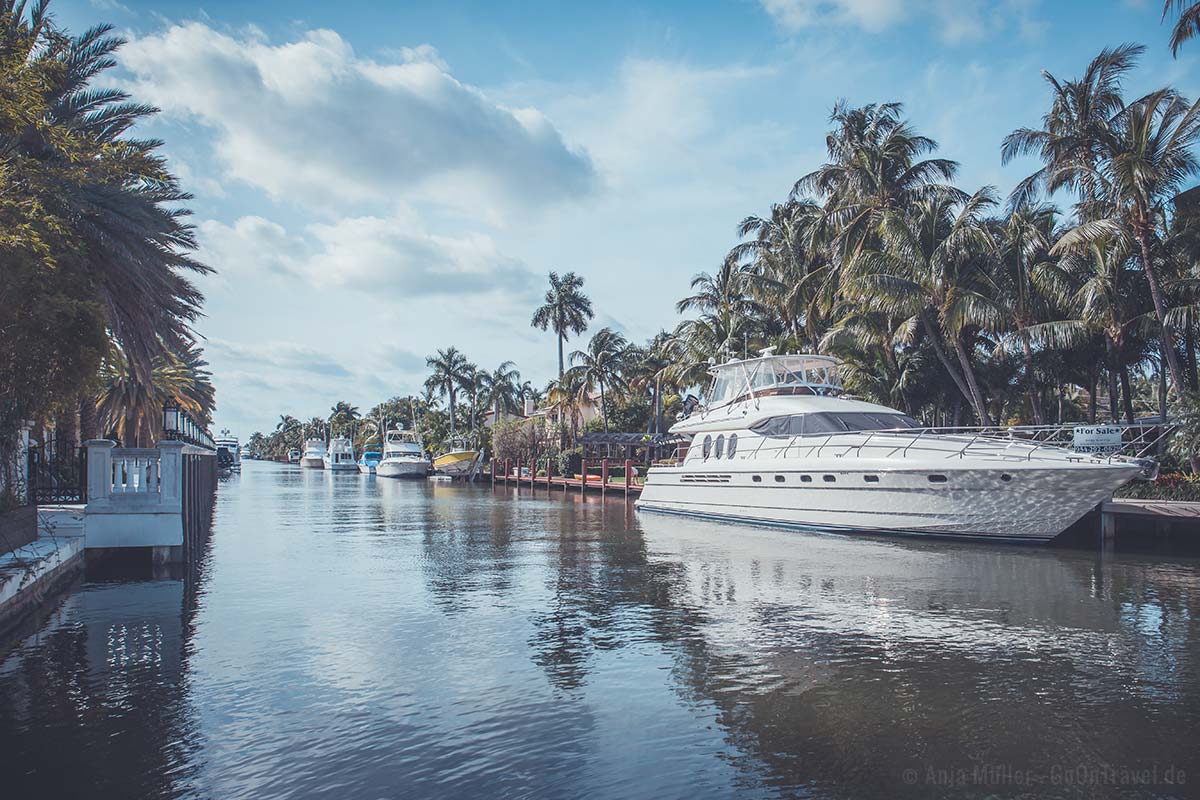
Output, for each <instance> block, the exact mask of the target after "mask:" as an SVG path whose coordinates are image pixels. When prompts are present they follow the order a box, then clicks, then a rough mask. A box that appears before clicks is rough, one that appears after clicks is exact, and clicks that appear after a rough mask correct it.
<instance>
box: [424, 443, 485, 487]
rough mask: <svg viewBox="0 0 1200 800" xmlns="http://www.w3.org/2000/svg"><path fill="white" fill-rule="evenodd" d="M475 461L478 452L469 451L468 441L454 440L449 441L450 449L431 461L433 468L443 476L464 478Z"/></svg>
mask: <svg viewBox="0 0 1200 800" xmlns="http://www.w3.org/2000/svg"><path fill="white" fill-rule="evenodd" d="M477 460H479V451H478V450H473V449H471V443H470V442H469V441H468V440H466V439H459V438H455V439H451V440H450V449H449V450H448V451H446V452H445V453H443V454H442V455H440V456H438V457H437V458H435V459H434V460H433V468H434V470H435V471H437V472H440V473H442V474H443V475H450V476H452V477H455V478H457V477H466V476H467V475H470V474H471V469H472V468H473V467H474V466H475V462H476V461H477Z"/></svg>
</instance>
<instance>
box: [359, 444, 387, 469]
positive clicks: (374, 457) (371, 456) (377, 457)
mask: <svg viewBox="0 0 1200 800" xmlns="http://www.w3.org/2000/svg"><path fill="white" fill-rule="evenodd" d="M382 460H383V451H381V450H380V449H379V445H377V444H368V445H366V446H364V447H363V451H362V455H361V456H359V457H358V471H359V472H362V473H365V474H367V475H374V474H375V468H376V467H378V466H379V462H380V461H382Z"/></svg>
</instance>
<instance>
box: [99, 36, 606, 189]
mask: <svg viewBox="0 0 1200 800" xmlns="http://www.w3.org/2000/svg"><path fill="white" fill-rule="evenodd" d="M121 61H122V64H123V65H124V66H125V67H126V68H127V69H129V70H130V71H131V72H132V73H133V76H134V87H133V89H134V93H135V95H136V96H137V97H138V98H139V99H144V100H146V101H148V102H152V103H154V104H155V105H158V106H160V107H161V108H162V109H163V111H164V113H165V114H167V115H169V116H172V115H173V116H178V117H184V118H187V119H191V120H196V121H198V122H200V123H201V124H203V125H205V126H207V127H210V128H212V129H213V130H214V131H215V132H216V134H217V135H216V141H215V143H214V154H215V155H216V157H217V158H218V159H219V161H220V162H221V163H222V165H223V167H224V169H225V170H226V172H227V173H228V175H229V176H231V177H233V178H236V179H239V180H242V181H245V182H246V183H248V184H250V185H252V186H256V187H258V188H260V189H263V190H265V191H266V192H268V193H269V194H270V195H271V196H272V197H275V198H288V199H296V200H301V201H304V202H307V203H309V204H310V205H317V204H325V203H328V202H329V200H331V199H341V200H350V201H372V200H375V201H378V200H387V199H391V198H395V197H396V196H397V195H398V194H403V193H412V192H416V191H418V190H421V189H423V188H426V187H428V185H429V184H430V183H433V182H441V181H444V180H452V181H454V182H457V183H463V182H464V181H465V182H466V183H467V185H470V186H472V187H473V188H474V190H475V191H478V192H482V193H484V194H485V195H488V196H492V197H497V198H501V199H503V200H506V201H515V202H517V203H519V204H522V205H534V206H536V205H540V204H543V203H548V202H552V201H557V200H561V199H564V198H572V197H578V196H581V195H585V194H587V193H588V192H589V191H590V190H591V188H592V185H593V171H592V165H591V161H590V159H589V158H588V156H587V154H586V153H584V152H582V151H580V150H578V149H576V148H572V147H570V146H569V145H568V144H567V143H566V142H564V140H563V138H562V136H561V135H560V134H559V132H558V130H557V129H556V128H555V126H554V125H553V124H552V123H551V122H550V121H549V120H547V119H546V118H545V117H544V116H543V115H542V114H541V113H540V112H538V111H537V110H536V109H530V108H510V107H506V106H503V105H500V104H498V103H496V102H495V101H494V100H492V99H491V98H489V97H488V96H487V95H486V94H484V93H483V92H482V91H480V90H479V89H476V88H474V87H472V86H468V85H466V84H463V83H461V82H459V81H458V80H456V79H455V78H454V77H453V76H452V75H451V74H450V73H449V71H448V70H447V67H446V64H445V63H444V62H443V61H442V60H441V59H440V58H439V57H438V55H437V51H436V50H434V49H433V48H432V47H430V46H429V45H421V46H418V47H415V48H405V49H403V50H401V51H399V53H397V54H396V56H395V57H394V58H393V59H392V60H389V61H373V60H369V59H364V58H361V57H359V56H357V55H356V54H355V53H354V51H353V49H352V48H351V46H350V45H349V43H347V42H346V41H345V40H344V39H342V38H341V37H340V36H339V35H338V34H337V33H336V32H334V31H330V30H314V31H309V32H308V33H306V34H305V35H304V36H303V38H300V39H298V40H296V41H292V42H288V43H285V44H278V45H276V44H271V43H270V42H268V41H267V40H266V39H265V38H264V37H263V36H262V35H261V34H260V33H255V32H249V33H245V34H243V35H241V37H239V38H235V37H234V36H231V35H227V34H225V33H222V32H219V31H216V30H214V29H212V28H210V27H209V26H207V25H204V24H202V23H198V22H192V23H188V24H185V25H176V26H173V27H171V28H169V29H167V30H166V31H164V32H162V33H160V34H156V35H152V36H145V37H141V38H135V39H133V40H132V41H131V42H130V43H129V44H128V46H127V47H126V48H125V49H124V50H123V51H122V59H121Z"/></svg>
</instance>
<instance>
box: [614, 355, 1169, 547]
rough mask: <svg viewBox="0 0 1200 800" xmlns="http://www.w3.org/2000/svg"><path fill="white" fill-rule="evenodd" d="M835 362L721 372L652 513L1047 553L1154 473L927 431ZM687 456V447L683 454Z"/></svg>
mask: <svg viewBox="0 0 1200 800" xmlns="http://www.w3.org/2000/svg"><path fill="white" fill-rule="evenodd" d="M837 368H838V361H837V359H834V358H830V357H828V356H818V355H773V354H772V353H771V350H770V349H768V350H764V351H763V354H762V356H761V357H759V358H752V359H745V360H740V361H730V362H728V363H726V364H721V365H719V366H714V367H713V369H712V370H711V373H712V375H713V383H712V389H711V391H710V392H709V394H708V404H707V406H706V407H705V408H704V409H703V410H701V411H700V412H698V413H695V414H693V415H691V416H689V417H687V418H685V419H683V420H681V421H680V422H678V423H677V424H676V425H675V426H674V427H672V428H671V432H672V433H676V434H680V435H683V436H686V437H688V438H689V440H690V446H688V447H687V448H686V451H683V452H681V457H680V458H677V459H674V460H672V462H671V463H668V464H660V465H656V466H653V467H651V468H650V470H649V473H648V475H647V478H646V485H645V487H644V488H643V491H642V494H641V497H640V498H639V500H638V502H637V507H638V508H639V509H642V510H646V511H660V512H669V513H677V514H691V515H697V516H703V517H710V518H716V519H728V520H738V521H744V522H750V523H760V524H770V525H783V526H789V527H797V528H805V529H813V530H842V531H860V532H886V533H903V534H920V535H942V536H956V537H968V538H979V539H987V540H998V541H1046V540H1049V539H1052V538H1053V537H1055V536H1057V535H1058V534H1059V533H1061V532H1062V531H1063V530H1065V529H1066V528H1067V527H1069V526H1070V525H1071V524H1072V523H1073V522H1075V521H1076V520H1078V519H1079V518H1080V517H1081V516H1083V515H1084V514H1085V513H1087V512H1088V511H1089V510H1091V509H1092V508H1095V507H1096V505H1097V504H1098V503H1100V502H1102V501H1104V500H1107V499H1109V498H1110V497H1111V496H1112V493H1113V491H1114V490H1115V489H1117V488H1118V487H1119V486H1121V485H1122V484H1124V483H1125V482H1127V481H1129V480H1130V479H1132V478H1134V477H1136V476H1138V474H1139V473H1141V472H1142V471H1143V469H1144V468H1145V466H1146V463H1145V462H1144V461H1135V460H1133V459H1126V458H1122V457H1120V456H1096V455H1089V454H1084V453H1077V452H1074V451H1072V450H1069V449H1066V448H1064V447H1058V446H1052V445H1049V444H1046V443H1044V442H1038V441H1033V440H1031V439H1028V438H1023V437H1021V436H1020V435H1017V434H1016V433H1015V432H1012V431H1002V430H999V429H995V428H993V429H944V428H943V429H929V428H922V427H921V426H920V424H919V423H918V422H917V421H916V420H914V419H912V418H911V417H909V416H907V415H905V414H904V413H902V412H900V411H897V410H895V409H892V408H887V407H886V406H880V405H875V404H873V403H866V402H863V401H860V400H855V399H852V398H849V397H843V396H842V388H841V384H840V382H839V379H838V374H837V373H838V370H837ZM682 450H683V449H682V448H681V451H682Z"/></svg>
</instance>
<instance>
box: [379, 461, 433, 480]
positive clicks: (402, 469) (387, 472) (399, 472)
mask: <svg viewBox="0 0 1200 800" xmlns="http://www.w3.org/2000/svg"><path fill="white" fill-rule="evenodd" d="M428 471H429V467H428V464H426V463H425V462H424V461H418V460H416V459H412V460H404V461H383V462H380V464H379V466H378V467H376V468H375V475H376V476H377V477H380V478H424V477H425V474H426V473H427V472H428Z"/></svg>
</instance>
